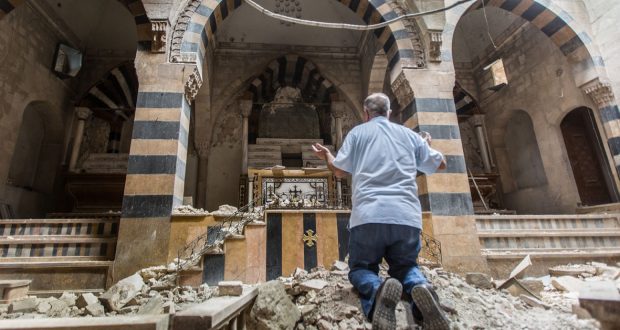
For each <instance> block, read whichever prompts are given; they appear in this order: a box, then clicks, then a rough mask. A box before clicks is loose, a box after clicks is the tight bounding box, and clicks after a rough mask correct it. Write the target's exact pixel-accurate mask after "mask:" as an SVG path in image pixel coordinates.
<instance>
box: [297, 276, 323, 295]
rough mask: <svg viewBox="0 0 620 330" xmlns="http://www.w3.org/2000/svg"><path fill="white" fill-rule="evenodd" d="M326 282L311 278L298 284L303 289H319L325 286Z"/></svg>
mask: <svg viewBox="0 0 620 330" xmlns="http://www.w3.org/2000/svg"><path fill="white" fill-rule="evenodd" d="M327 284H328V283H327V282H326V281H323V280H319V279H313V280H309V281H305V282H302V283H301V284H300V285H299V286H300V287H301V289H302V290H303V291H306V292H307V291H313V290H314V291H321V290H323V288H325V287H326V286H327Z"/></svg>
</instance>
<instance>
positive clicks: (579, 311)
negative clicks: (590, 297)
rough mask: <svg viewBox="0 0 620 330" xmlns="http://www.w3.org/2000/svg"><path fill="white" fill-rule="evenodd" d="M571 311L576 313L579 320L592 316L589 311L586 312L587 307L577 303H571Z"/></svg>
mask: <svg viewBox="0 0 620 330" xmlns="http://www.w3.org/2000/svg"><path fill="white" fill-rule="evenodd" d="M572 312H573V314H575V315H577V318H578V319H580V320H583V319H591V318H592V315H590V312H588V310H587V309H585V308H583V307H581V306H579V303H576V304H573V305H572Z"/></svg>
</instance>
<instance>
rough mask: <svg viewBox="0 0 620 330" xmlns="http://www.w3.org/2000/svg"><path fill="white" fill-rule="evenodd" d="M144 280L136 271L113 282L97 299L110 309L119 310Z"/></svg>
mask: <svg viewBox="0 0 620 330" xmlns="http://www.w3.org/2000/svg"><path fill="white" fill-rule="evenodd" d="M143 286H144V280H143V279H142V276H140V274H138V273H136V274H133V275H131V276H129V277H126V278H124V279H122V280H120V281H118V283H116V284H114V285H113V286H112V287H111V288H110V289H108V291H106V292H105V293H103V294H102V295H101V296H99V300H100V301H101V303H102V304H103V306H104V307H105V308H106V310H110V311H119V310H120V309H121V308H123V306H125V304H126V303H127V302H128V301H129V300H131V298H133V297H135V296H136V295H137V294H138V293H140V290H142V287H143Z"/></svg>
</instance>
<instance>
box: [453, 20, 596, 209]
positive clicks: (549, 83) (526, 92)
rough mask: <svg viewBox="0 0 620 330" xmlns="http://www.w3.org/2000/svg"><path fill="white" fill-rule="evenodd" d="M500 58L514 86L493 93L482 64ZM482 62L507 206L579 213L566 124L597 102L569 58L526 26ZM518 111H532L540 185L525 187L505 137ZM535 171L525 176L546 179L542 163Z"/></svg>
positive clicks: (485, 103) (478, 71)
mask: <svg viewBox="0 0 620 330" xmlns="http://www.w3.org/2000/svg"><path fill="white" fill-rule="evenodd" d="M499 57H502V58H503V60H504V65H505V68H506V74H507V77H508V86H506V87H504V88H503V89H502V90H500V91H498V92H493V91H490V90H488V87H490V86H491V84H492V78H491V76H490V72H488V71H486V72H485V71H483V70H482V67H484V66H486V65H487V64H489V63H490V62H492V61H493V60H495V59H497V58H499ZM478 64H479V65H475V68H474V70H473V74H474V76H475V79H476V81H477V83H478V85H479V90H480V95H481V100H480V103H481V107H482V109H483V111H485V112H486V114H487V116H486V124H487V129H488V133H489V139H490V140H491V141H490V142H491V145H492V149H493V150H492V152H493V153H494V155H495V158H496V161H497V163H498V169H499V172H500V175H501V179H502V190H503V191H504V200H505V204H506V205H505V206H506V207H507V208H510V209H516V210H517V211H518V212H519V213H525V214H527V213H543V214H544V213H572V212H574V210H575V207H576V206H577V203H578V202H579V195H578V192H577V188H576V184H575V182H574V179H573V174H572V170H571V168H570V163H569V161H568V156H567V153H566V148H565V146H564V140H563V138H562V134H561V130H560V122H561V120H562V118H563V117H564V116H565V115H566V114H567V113H568V112H569V111H571V110H572V109H574V108H576V107H578V106H581V105H586V106H589V107H593V105H592V104H591V101H590V100H589V98H587V97H586V96H585V95H584V94H583V93H582V91H581V90H580V89H579V88H578V87H577V86H576V85H575V81H574V78H573V76H572V71H571V66H570V64H569V63H568V62H567V59H566V57H565V56H564V55H563V54H562V53H561V52H560V50H559V49H558V48H557V46H555V45H554V44H553V43H551V42H550V40H549V39H548V38H547V37H546V36H545V35H544V34H543V33H542V32H540V31H539V30H538V29H536V28H535V27H533V26H531V25H526V26H524V28H522V29H519V30H517V31H516V32H515V35H514V39H513V40H512V41H511V42H509V43H508V44H507V45H505V46H502V47H501V48H500V49H499V50H498V51H496V52H493V53H490V54H489V55H488V56H482V57H481V59H480V60H479V62H478ZM457 76H458V74H457ZM516 110H524V111H526V112H527V113H528V114H529V116H530V117H531V119H532V123H533V127H534V132H535V138H536V141H538V147H539V150H540V154H541V157H542V163H543V168H544V174H545V177H546V182H547V183H546V184H545V183H544V180H542V179H541V180H538V184H535V185H526V187H523V185H522V186H521V187H520V186H519V184H518V183H517V181H516V178H515V177H514V175H513V173H515V171H514V169H511V166H513V164H512V163H511V159H513V158H514V157H511V156H514V155H511V154H510V153H511V152H513V153H514V151H512V150H510V148H508V145H507V144H506V143H505V138H506V130H507V127H509V126H510V125H511V124H512V123H511V122H510V118H511V117H512V114H513V113H514V112H515V111H516ZM515 136H516V138H519V137H518V135H516V134H515ZM528 138H531V137H527V136H523V137H522V139H520V140H518V141H513V143H511V145H512V146H511V147H512V148H514V147H515V146H518V145H525V144H527V141H526V140H527V139H528ZM529 171H531V172H532V173H529V172H525V173H520V176H521V177H523V176H531V177H538V178H540V173H538V172H536V171H538V170H537V169H536V167H532V168H531V169H530V170H529ZM534 172H536V173H534ZM541 201H542V202H541Z"/></svg>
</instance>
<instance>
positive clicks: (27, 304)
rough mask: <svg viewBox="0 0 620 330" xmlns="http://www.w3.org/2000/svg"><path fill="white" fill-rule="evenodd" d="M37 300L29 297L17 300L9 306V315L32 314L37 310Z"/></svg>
mask: <svg viewBox="0 0 620 330" xmlns="http://www.w3.org/2000/svg"><path fill="white" fill-rule="evenodd" d="M37 303H38V301H37V298H36V297H29V298H25V299H20V300H15V301H13V302H12V303H11V304H10V305H9V313H30V312H34V311H35V310H36V309H37Z"/></svg>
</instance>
